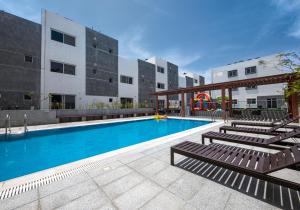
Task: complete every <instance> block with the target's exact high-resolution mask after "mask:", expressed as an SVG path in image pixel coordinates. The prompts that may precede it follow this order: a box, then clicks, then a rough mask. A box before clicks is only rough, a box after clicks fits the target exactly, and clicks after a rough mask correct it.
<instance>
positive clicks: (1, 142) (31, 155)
mask: <svg viewBox="0 0 300 210" xmlns="http://www.w3.org/2000/svg"><path fill="white" fill-rule="evenodd" d="M208 123H210V121H200V120H179V119H165V120H159V121H156V120H152V119H147V120H136V121H129V122H117V123H107V124H98V125H88V126H80V127H71V128H60V129H49V130H42V131H32V132H28V133H27V134H26V135H21V136H20V135H10V136H9V137H5V136H4V135H2V136H0V181H5V180H8V179H12V178H15V177H19V176H22V175H26V174H30V173H33V172H37V171H40V170H44V169H48V168H52V167H55V166H58V165H62V164H66V163H70V162H73V161H76V160H80V159H84V158H88V157H91V156H94V155H99V154H102V153H105V152H109V151H113V150H116V149H120V148H124V147H127V146H130V145H134V144H138V143H141V142H145V141H149V140H152V139H155V138H159V137H163V136H166V135H169V134H173V133H177V132H181V131H185V130H188V129H191V128H195V127H199V126H203V125H206V124H208Z"/></svg>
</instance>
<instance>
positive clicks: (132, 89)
mask: <svg viewBox="0 0 300 210" xmlns="http://www.w3.org/2000/svg"><path fill="white" fill-rule="evenodd" d="M121 75H124V76H129V77H132V78H133V84H125V83H121V79H120V78H121ZM138 84H139V69H138V61H137V60H129V59H125V58H122V57H119V100H120V99H121V98H123V97H124V98H132V99H133V102H134V103H139V97H138V95H139V92H138V91H139V86H138Z"/></svg>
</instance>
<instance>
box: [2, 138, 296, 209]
mask: <svg viewBox="0 0 300 210" xmlns="http://www.w3.org/2000/svg"><path fill="white" fill-rule="evenodd" d="M200 137H201V136H200V134H197V135H195V134H194V135H191V136H189V137H185V138H182V139H179V140H176V141H174V142H172V143H166V144H163V145H160V146H156V147H154V148H151V149H147V150H139V151H133V152H130V153H126V154H122V155H118V156H116V157H114V158H110V159H106V160H104V161H103V164H102V165H101V166H100V167H98V168H96V169H91V170H86V171H85V172H83V173H81V174H79V175H75V176H72V177H69V178H66V179H63V180H61V181H58V182H54V183H52V184H49V185H45V186H42V187H40V188H38V189H34V190H31V191H28V192H26V193H23V194H21V195H18V196H15V197H12V198H10V199H6V200H2V201H0V209H1V210H2V209H128V210H132V209H151V210H153V209H163V210H168V209H170V210H176V209H191V210H193V209H252V210H253V209H276V208H275V207H273V206H271V205H269V204H267V203H265V202H262V201H259V200H257V199H255V198H252V197H250V196H247V195H245V194H242V193H239V192H237V191H234V190H232V189H230V188H228V187H225V186H223V185H220V184H217V183H215V182H212V181H210V180H208V179H205V178H203V177H201V176H197V175H194V174H192V173H189V172H187V171H184V170H182V169H179V168H177V167H172V166H170V163H169V162H170V146H171V145H173V144H176V143H178V142H180V141H184V140H190V141H195V142H200V140H201V138H200ZM175 157H176V161H179V160H181V159H182V157H180V156H175ZM279 175H280V176H291V177H293V178H294V179H297V180H300V177H299V176H300V175H299V173H293V172H291V171H282V172H280V173H279Z"/></svg>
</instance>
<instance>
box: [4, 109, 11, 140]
mask: <svg viewBox="0 0 300 210" xmlns="http://www.w3.org/2000/svg"><path fill="white" fill-rule="evenodd" d="M8 132H9V133H11V123H10V114H7V115H6V118H5V134H6V135H7V134H8Z"/></svg>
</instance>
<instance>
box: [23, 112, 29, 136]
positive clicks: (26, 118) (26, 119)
mask: <svg viewBox="0 0 300 210" xmlns="http://www.w3.org/2000/svg"><path fill="white" fill-rule="evenodd" d="M27 125H28V117H27V114H24V133H26V132H27V131H28V128H27Z"/></svg>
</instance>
